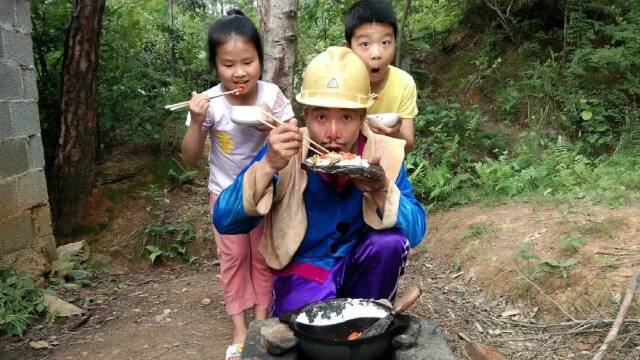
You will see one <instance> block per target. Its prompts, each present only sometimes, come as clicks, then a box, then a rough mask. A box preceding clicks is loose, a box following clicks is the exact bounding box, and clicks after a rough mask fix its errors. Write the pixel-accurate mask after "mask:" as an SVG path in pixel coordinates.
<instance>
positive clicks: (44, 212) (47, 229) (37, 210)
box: [31, 203, 53, 238]
mask: <svg viewBox="0 0 640 360" xmlns="http://www.w3.org/2000/svg"><path fill="white" fill-rule="evenodd" d="M31 220H32V222H33V237H34V238H41V237H43V236H46V235H51V234H53V230H52V229H51V211H50V209H49V203H46V204H44V205H41V206H36V207H33V208H31Z"/></svg>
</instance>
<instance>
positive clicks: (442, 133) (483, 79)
mask: <svg viewBox="0 0 640 360" xmlns="http://www.w3.org/2000/svg"><path fill="white" fill-rule="evenodd" d="M353 2H354V1H351V0H350V1H319V0H299V1H298V4H297V5H298V12H297V21H298V31H297V35H298V36H297V57H296V58H297V61H296V64H295V68H294V71H293V79H294V81H293V83H294V90H293V93H296V92H297V90H299V87H300V79H301V74H302V71H303V70H304V68H305V66H306V64H307V62H308V61H309V60H310V59H311V58H313V56H315V55H316V54H318V53H319V52H321V51H322V50H324V49H325V48H326V47H327V46H331V45H340V44H341V43H342V41H343V37H344V35H343V34H344V33H343V26H342V17H343V15H344V13H345V12H346V11H347V9H348V8H349V6H350V5H351V4H352V3H353ZM77 3H78V1H76V2H72V1H70V0H43V1H32V23H33V52H34V58H35V66H36V72H37V85H38V93H39V100H38V101H39V110H40V124H41V129H42V139H43V145H44V151H45V160H46V173H47V181H48V183H49V184H59V183H60V180H61V179H60V177H61V176H63V175H64V173H61V172H56V171H54V164H55V162H56V154H57V152H58V150H59V149H58V144H59V141H60V130H61V119H62V117H63V116H62V113H61V111H62V110H61V100H62V89H63V84H62V67H63V60H64V53H65V30H66V29H67V26H68V24H69V21H70V15H71V14H72V13H73V10H74V6H76V5H77ZM392 3H393V6H394V8H395V9H396V12H397V14H398V17H399V20H400V28H401V29H402V30H401V34H400V36H399V39H398V50H397V52H398V57H397V65H398V66H399V67H401V68H403V69H404V70H407V71H408V72H410V73H411V74H412V75H413V76H414V78H415V80H416V83H417V86H418V108H419V114H418V116H417V117H416V119H415V128H416V147H415V150H414V151H413V152H412V153H410V154H408V156H407V160H406V164H407V169H408V172H409V176H410V178H411V181H412V183H413V186H414V191H415V193H416V194H417V196H418V197H419V199H420V200H421V201H422V203H423V204H424V206H425V207H426V208H428V209H429V210H430V214H431V215H432V216H433V215H435V216H437V214H441V213H443V212H445V211H447V210H448V209H452V208H454V209H455V208H457V207H461V206H463V205H466V204H475V205H478V206H480V207H485V206H500V205H504V204H520V203H534V204H552V205H553V206H555V207H556V210H557V211H558V213H560V215H561V216H562V215H563V214H564V215H566V214H567V213H568V212H569V211H568V210H567V209H570V208H572V207H585V206H586V207H587V208H589V209H595V208H596V207H600V208H606V209H619V208H623V207H625V206H633V204H637V201H638V198H639V197H640V196H639V195H640V191H639V190H640V181H638V169H639V168H640V107H639V106H638V104H639V102H640V3H639V2H637V1H630V0H627V1H624V0H449V1H445V0H394V1H392ZM230 7H236V8H239V9H241V10H242V11H244V12H245V14H247V15H248V16H250V17H251V18H252V19H253V20H254V22H255V23H256V24H260V19H259V12H258V10H257V8H256V6H255V4H254V2H253V1H243V0H238V1H225V0H136V1H134V0H129V1H126V0H110V1H108V2H107V3H106V7H105V8H104V13H103V14H102V15H101V19H102V30H101V37H100V43H99V52H98V54H99V58H98V72H97V79H96V84H97V117H96V118H97V141H96V146H95V151H96V158H95V159H90V161H91V162H92V163H93V164H94V165H96V166H98V165H99V166H100V169H101V170H99V171H103V170H104V168H105V167H104V166H103V165H105V164H109V163H117V162H118V161H120V160H122V159H127V161H126V162H124V164H125V165H124V166H128V167H129V168H130V169H129V170H131V169H133V166H132V165H131V164H132V163H131V161H130V160H135V159H137V158H141V159H142V158H144V159H145V160H144V164H143V165H142V166H137V167H136V169H135V170H133V171H137V172H139V173H144V174H147V175H149V177H147V178H145V180H144V181H142V182H138V183H135V184H133V185H131V186H128V187H122V188H119V189H117V190H113V189H110V190H106V191H105V194H106V196H108V197H109V198H110V200H111V201H112V205H111V207H110V208H109V209H108V210H107V214H106V215H105V217H106V219H101V220H100V221H98V222H96V223H97V225H95V224H94V225H95V226H94V225H90V226H88V225H87V224H86V223H84V222H82V221H80V222H79V223H77V224H74V226H73V227H70V228H69V227H67V228H65V229H64V231H63V230H62V228H61V227H60V226H59V225H60V224H61V223H64V224H67V223H66V222H63V221H61V220H60V219H61V218H60V217H56V216H55V215H56V214H55V209H57V208H59V206H58V205H57V204H56V201H57V198H56V194H55V192H56V191H58V190H56V188H55V187H50V189H49V190H50V198H51V203H52V209H53V210H54V220H55V221H56V237H57V239H58V241H59V243H65V242H69V241H72V240H73V239H77V238H79V237H83V236H92V235H95V234H100V232H101V231H103V230H105V229H109V227H110V226H111V224H112V222H113V221H114V219H115V218H116V217H117V212H118V211H119V210H118V206H123V207H126V204H127V203H126V199H127V198H129V197H132V196H143V197H146V198H147V199H148V200H149V201H150V202H152V204H153V206H154V207H156V208H158V209H159V210H156V213H160V215H158V216H157V218H158V219H159V220H157V221H156V222H151V223H147V224H142V225H141V226H140V229H139V230H140V232H139V233H137V234H138V235H140V237H141V238H142V239H143V240H142V241H141V242H138V244H142V245H137V247H136V249H135V250H136V251H134V253H135V254H134V255H135V256H137V257H138V258H146V259H150V261H151V262H156V261H157V260H159V259H162V258H163V257H164V258H168V257H170V256H171V257H174V256H177V257H179V258H181V259H183V260H186V261H188V262H191V261H193V260H194V259H195V256H193V255H190V253H189V252H188V251H187V245H188V243H189V242H191V241H193V240H194V239H195V238H196V237H198V238H200V237H205V236H204V235H203V234H201V233H199V232H198V230H197V227H198V226H199V225H198V224H197V220H194V219H196V215H190V216H189V217H185V216H182V215H181V214H179V215H175V214H169V210H168V209H167V208H166V205H165V203H164V202H163V201H166V197H167V193H168V192H169V191H171V190H173V189H175V188H176V187H178V188H181V187H182V185H184V184H186V183H188V182H192V181H196V182H198V181H200V184H201V185H202V181H206V176H207V172H206V169H204V168H202V167H199V168H196V169H190V168H187V167H186V166H185V165H183V164H182V163H181V162H180V161H179V160H178V159H179V144H180V140H181V138H182V136H183V134H184V132H185V126H184V118H185V114H186V112H174V113H170V112H167V111H165V110H164V109H163V107H164V105H166V104H171V103H175V102H178V101H183V100H186V99H188V98H189V94H190V93H191V91H194V90H195V91H202V90H205V89H207V88H209V87H211V86H212V85H214V84H215V83H216V82H217V81H216V78H215V74H213V72H212V71H211V69H210V68H209V67H208V65H207V54H206V50H205V48H206V29H207V27H208V25H209V24H211V23H213V22H214V21H215V20H216V19H217V18H219V17H220V16H221V14H223V13H224V11H225V10H226V9H228V8H230ZM296 111H298V112H299V109H296ZM299 118H300V117H299ZM149 158H151V159H152V160H151V161H149ZM120 171H121V170H120ZM115 176H116V177H118V176H119V175H118V174H116V175H115ZM127 176H132V175H131V174H128V175H127ZM96 179H97V180H96ZM85 180H86V181H93V183H90V184H88V185H89V187H90V188H93V187H95V186H102V185H104V184H105V183H107V182H109V181H112V180H113V179H111V180H109V174H106V175H105V174H104V173H102V174H100V176H98V177H97V178H96V177H95V176H92V177H86V178H85V177H82V178H81V179H79V180H78V181H85ZM52 192H53V193H52ZM140 194H141V195H140ZM559 204H561V205H559ZM585 204H586V205H585ZM82 208H83V207H79V208H78V209H82ZM558 209H559V210H558ZM589 211H590V210H585V213H588V212H589ZM481 212H482V210H481ZM72 215H74V216H72V217H73V218H77V219H80V220H83V219H84V218H83V214H81V213H76V214H72ZM199 215H202V214H199ZM200 218H204V217H203V216H200ZM452 218H455V215H454V216H452ZM602 223H604V222H602ZM598 224H601V223H598ZM607 224H608V226H610V227H613V228H616V229H623V228H624V224H623V223H622V222H620V221H618V220H616V221H611V222H609V223H607ZM433 230H435V231H434V232H435V233H437V230H438V229H437V227H434V229H433ZM493 231H495V229H494V230H492V228H491V226H490V225H487V224H485V223H482V222H476V223H473V224H470V225H469V226H468V227H467V228H461V229H460V233H461V234H460V236H459V237H458V239H457V240H456V241H459V243H460V244H459V247H458V248H457V249H458V250H459V251H458V252H457V253H456V254H454V255H452V256H449V257H447V260H446V261H447V262H449V263H448V264H447V265H448V266H451V268H452V269H453V270H454V271H456V272H457V271H458V270H460V269H461V268H462V267H464V266H465V265H466V262H470V263H471V262H472V260H473V259H474V258H475V257H478V260H476V262H477V263H481V262H482V261H481V260H480V257H481V255H480V254H479V252H480V251H479V250H478V249H477V248H476V247H475V246H477V244H478V242H479V241H480V240H482V239H483V238H484V237H486V236H487V234H489V235H491V236H494V235H495V233H493ZM607 231H608V233H607V235H606V236H605V235H603V239H604V238H606V237H611V236H612V235H611V233H612V231H615V230H607ZM601 234H604V233H602V232H601ZM565 235H566V236H565ZM583 235H584V234H583ZM583 235H581V234H580V233H574V232H567V233H566V234H564V233H563V234H561V236H560V237H561V239H560V248H561V249H562V257H560V258H558V257H557V256H556V257H554V258H553V259H551V258H546V259H545V258H542V257H541V256H542V254H538V255H540V257H538V256H537V255H536V254H535V253H534V252H533V250H535V249H532V248H531V247H530V246H529V247H525V248H523V249H520V250H519V251H518V252H517V253H515V250H514V253H515V256H516V258H518V259H519V261H524V262H525V263H526V264H531V262H534V263H535V266H529V267H528V268H526V269H525V270H527V271H528V272H527V274H529V275H530V276H532V278H534V276H535V275H536V273H537V274H544V273H545V272H544V271H542V270H545V269H546V270H549V269H551V270H552V272H553V273H555V274H561V275H562V278H566V277H567V271H569V269H571V268H572V267H574V266H575V265H576V262H577V261H578V260H576V259H575V258H574V257H573V256H574V255H575V253H577V252H579V250H580V248H581V247H583V245H585V242H586V241H587V239H586V236H583ZM494 237H495V236H494ZM479 239H480V240H479ZM511 240H512V242H513V241H515V240H513V239H511ZM553 241H556V240H555V239H554V240H553ZM603 241H604V240H603ZM634 241H635V243H636V244H637V239H636V240H634ZM492 245H493V244H492ZM518 246H519V245H518ZM539 251H540V252H541V250H539ZM128 255H131V254H128ZM547 255H548V254H547ZM555 255H557V254H554V256H555ZM569 256H572V257H569ZM602 259H604V260H602ZM602 259H601V258H598V261H600V262H601V264H600V265H601V266H605V267H610V266H612V265H614V264H613V263H611V261H610V260H611V259H609V258H602ZM580 261H585V260H582V259H580ZM636 262H637V260H636ZM632 264H634V263H633V262H632ZM600 265H598V266H600ZM85 270H87V269H76V270H75V271H79V272H76V273H74V275H73V276H72V278H73V277H74V276H76V275H77V276H78V278H76V279H73V280H74V281H75V282H76V283H80V284H83V281H85V282H86V281H88V280H87V279H86V277H87V275H88V274H90V272H87V271H85ZM0 275H2V276H0V280H2V281H4V280H6V279H14V280H11V281H12V283H11V284H10V283H9V280H7V281H6V284H9V285H10V286H9V287H11V285H12V284H13V283H14V281H15V276H14V275H15V274H13V275H7V273H5V272H4V271H3V272H2V273H0ZM7 276H8V277H7ZM11 276H14V277H11ZM538 276H540V278H539V280H540V281H542V277H543V275H538ZM2 281H0V285H3V284H4V283H2ZM89 283H90V282H89ZM6 284H4V285H6ZM547 285H548V286H549V287H550V288H554V289H558V288H559V286H556V285H557V284H556V283H554V282H553V281H551V282H549V283H547ZM565 285H566V284H565ZM619 295H620V294H619V293H616V294H611V297H613V298H614V303H613V305H612V304H609V305H610V306H611V308H612V309H617V306H618V305H619V303H620V296H619ZM615 299H617V301H615ZM23 302H24V301H23ZM34 304H35V302H34ZM36 310H37V309H35V308H30V309H28V311H27V312H26V313H25V314H26V316H23V319H25V320H24V321H27V320H26V319H28V316H29V314H30V313H37V312H39V311H41V310H39V311H36ZM4 315H5V316H6V315H7V314H4ZM3 319H4V321H5V322H4V327H5V330H6V329H7V328H8V329H10V333H11V330H12V331H13V332H14V333H21V332H22V331H23V330H24V328H25V326H26V323H25V322H24V321H23V322H22V323H18V322H15V321H16V320H15V319H14V320H9V321H8V322H7V321H6V318H2V316H0V320H3ZM12 321H14V322H12ZM1 324H2V322H1V321H0V325H1ZM7 324H8V325H7Z"/></svg>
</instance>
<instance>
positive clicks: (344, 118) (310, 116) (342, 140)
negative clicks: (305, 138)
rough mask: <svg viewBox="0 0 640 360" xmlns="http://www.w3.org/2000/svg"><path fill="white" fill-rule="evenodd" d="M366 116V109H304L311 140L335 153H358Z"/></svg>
mask: <svg viewBox="0 0 640 360" xmlns="http://www.w3.org/2000/svg"><path fill="white" fill-rule="evenodd" d="M365 115H366V109H339V108H325V107H317V106H307V107H305V108H304V119H305V121H306V122H307V129H308V130H309V136H310V137H311V140H313V141H315V142H317V143H320V144H321V145H322V146H323V147H325V148H327V149H328V150H331V151H335V152H340V151H344V152H351V153H355V152H356V141H357V140H358V135H359V134H360V125H361V124H362V122H363V121H364V117H365Z"/></svg>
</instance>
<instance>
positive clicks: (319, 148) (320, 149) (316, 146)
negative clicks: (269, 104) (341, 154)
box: [258, 110, 330, 155]
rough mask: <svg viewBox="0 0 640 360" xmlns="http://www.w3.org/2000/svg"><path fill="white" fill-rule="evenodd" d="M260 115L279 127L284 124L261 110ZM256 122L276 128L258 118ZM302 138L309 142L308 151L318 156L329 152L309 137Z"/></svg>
mask: <svg viewBox="0 0 640 360" xmlns="http://www.w3.org/2000/svg"><path fill="white" fill-rule="evenodd" d="M262 113H263V114H264V115H266V116H267V117H268V118H270V119H272V120H273V121H275V122H277V123H278V124H280V125H282V124H284V121H282V120H280V119H278V118H277V117H275V116H273V115H271V114H269V113H268V112H266V111H264V110H262ZM258 121H260V122H261V123H263V124H265V125H267V126H268V127H270V128H272V129H275V128H276V127H275V126H274V125H273V124H271V123H269V122H268V121H264V120H262V119H260V118H258ZM302 138H304V139H305V140H307V141H308V142H309V144H307V147H308V148H309V149H311V150H313V151H315V152H316V153H318V154H320V155H324V154H327V153H330V151H329V150H327V149H326V148H324V147H323V146H322V145H320V144H318V143H317V142H315V141H313V140H311V139H310V138H309V137H307V136H304V135H302ZM311 145H314V146H311Z"/></svg>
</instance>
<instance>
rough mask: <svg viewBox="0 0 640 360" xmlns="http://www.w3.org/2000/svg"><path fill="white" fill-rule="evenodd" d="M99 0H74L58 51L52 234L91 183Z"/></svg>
mask: <svg viewBox="0 0 640 360" xmlns="http://www.w3.org/2000/svg"><path fill="white" fill-rule="evenodd" d="M104 7H105V0H74V5H73V13H72V14H71V19H70V21H69V25H68V27H67V29H66V32H65V45H64V52H63V55H62V91H61V93H62V96H61V100H60V113H61V122H60V137H59V139H58V148H57V150H56V158H55V162H54V165H53V166H54V168H53V176H52V182H53V184H51V185H52V186H51V187H50V196H51V200H52V204H53V215H54V221H55V230H56V235H59V234H66V233H68V232H70V231H71V230H72V229H73V228H74V227H75V226H76V225H78V224H79V222H80V219H81V216H82V213H83V212H84V208H85V202H86V200H87V198H88V197H89V195H90V194H91V191H92V189H93V186H94V183H95V157H96V145H97V125H98V116H97V83H96V77H97V72H98V49H99V47H100V32H101V29H102V15H103V13H104Z"/></svg>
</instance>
